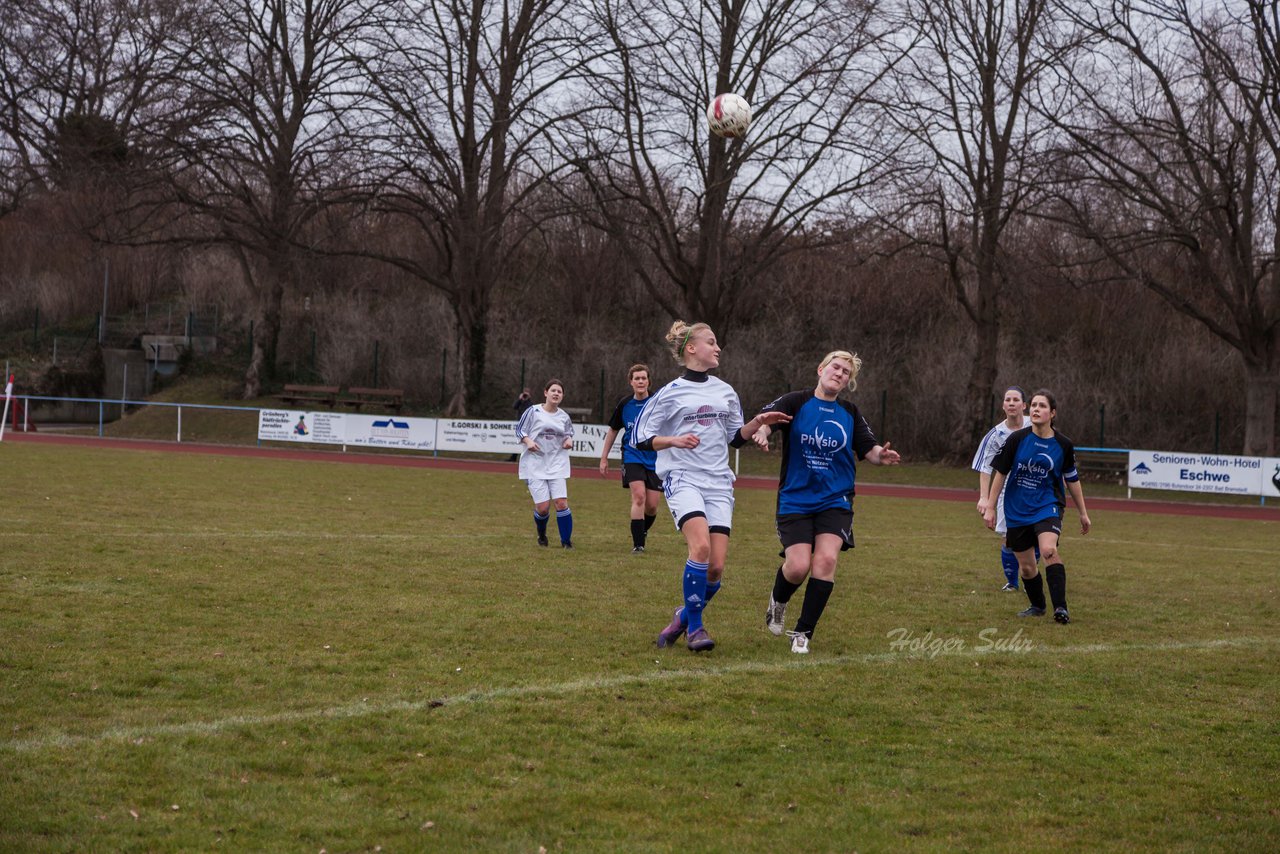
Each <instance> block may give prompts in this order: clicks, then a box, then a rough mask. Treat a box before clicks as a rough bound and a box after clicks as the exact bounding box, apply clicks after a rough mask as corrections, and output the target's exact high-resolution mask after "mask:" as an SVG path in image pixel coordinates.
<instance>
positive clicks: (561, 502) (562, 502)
mask: <svg viewBox="0 0 1280 854" xmlns="http://www.w3.org/2000/svg"><path fill="white" fill-rule="evenodd" d="M556 509H557V510H568V509H569V499H567V498H557V499H556Z"/></svg>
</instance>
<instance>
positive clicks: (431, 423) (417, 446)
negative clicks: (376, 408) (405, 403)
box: [344, 415, 436, 451]
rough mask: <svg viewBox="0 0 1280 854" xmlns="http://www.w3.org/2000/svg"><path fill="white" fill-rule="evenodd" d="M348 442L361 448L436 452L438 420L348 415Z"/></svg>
mask: <svg viewBox="0 0 1280 854" xmlns="http://www.w3.org/2000/svg"><path fill="white" fill-rule="evenodd" d="M344 417H345V418H346V421H347V427H346V433H345V436H346V442H345V444H347V445H355V446H357V447H361V448H398V449H400V450H404V451H434V450H435V449H436V419H434V418H405V417H402V416H399V415H347V416H344Z"/></svg>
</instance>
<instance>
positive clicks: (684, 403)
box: [631, 320, 791, 652]
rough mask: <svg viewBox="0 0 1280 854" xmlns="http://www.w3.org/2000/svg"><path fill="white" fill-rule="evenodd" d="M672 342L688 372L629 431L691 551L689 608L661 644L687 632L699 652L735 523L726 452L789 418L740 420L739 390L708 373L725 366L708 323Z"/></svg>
mask: <svg viewBox="0 0 1280 854" xmlns="http://www.w3.org/2000/svg"><path fill="white" fill-rule="evenodd" d="M667 341H668V343H670V344H671V353H672V355H673V356H674V357H675V360H676V361H677V362H679V363H680V364H681V365H684V367H685V372H684V374H683V375H681V376H680V377H678V378H676V379H674V380H672V381H671V382H670V383H668V384H667V385H665V386H663V387H662V388H661V389H659V390H658V391H657V392H656V393H655V394H653V395H651V396H650V398H649V402H648V403H647V404H646V405H645V407H644V411H642V412H641V413H640V417H639V418H637V419H636V422H635V426H634V427H633V428H632V433H631V442H632V445H633V446H634V447H636V448H638V449H639V450H642V451H649V450H652V451H657V452H658V459H657V472H658V477H659V478H661V479H662V488H663V493H664V494H665V496H666V499H667V507H668V508H669V509H670V510H671V515H672V518H673V519H674V520H675V523H676V528H678V529H679V530H680V533H682V534H683V535H684V539H685V543H686V545H687V546H688V547H689V557H688V560H687V561H686V562H685V566H684V573H683V582H682V588H683V600H684V605H683V606H681V607H678V608H676V611H675V614H674V616H673V617H672V620H671V624H670V625H669V626H667V627H666V628H665V629H663V630H662V631H661V632H660V633H659V634H658V646H660V647H666V646H671V645H673V644H674V643H675V642H676V641H677V640H679V639H680V636H681V635H683V634H684V633H685V632H688V635H689V637H688V647H689V649H691V650H693V651H694V652H701V651H703V650H709V649H711V648H712V647H714V646H715V641H713V640H712V639H711V635H709V634H708V633H707V630H706V627H704V626H703V624H702V611H703V609H704V608H705V607H706V606H707V603H709V602H710V601H711V598H712V597H713V596H715V594H716V591H718V590H719V589H720V579H721V577H722V576H723V575H724V562H725V557H726V556H727V555H728V552H729V531H730V528H731V527H732V525H733V481H734V475H733V469H731V468H729V448H730V447H731V446H732V447H735V448H737V447H741V446H742V445H744V444H745V443H747V442H748V441H750V440H751V437H752V436H753V435H755V433H756V431H757V430H759V429H760V428H761V427H763V426H765V425H769V424H779V423H783V422H786V421H790V420H791V416H789V415H787V414H786V413H783V412H766V413H761V414H760V415H757V416H756V417H755V418H753V419H751V421H749V422H747V423H746V424H743V423H742V404H741V402H740V401H739V400H738V393H737V392H735V391H734V390H733V388H732V387H731V386H730V385H729V384H728V383H726V382H724V381H723V380H720V379H717V378H716V377H713V376H710V375H709V374H708V371H711V370H713V369H715V368H718V367H719V366H720V345H719V344H717V343H716V335H715V333H714V332H712V331H711V327H709V326H707V324H705V323H695V324H693V325H689V324H687V323H685V322H684V321H683V320H677V321H676V322H675V323H674V324H672V326H671V330H670V331H669V332H668V333H667Z"/></svg>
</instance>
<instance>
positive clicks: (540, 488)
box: [525, 477, 569, 504]
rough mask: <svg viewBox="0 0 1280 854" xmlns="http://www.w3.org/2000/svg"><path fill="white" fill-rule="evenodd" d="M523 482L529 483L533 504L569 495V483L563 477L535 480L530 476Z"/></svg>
mask: <svg viewBox="0 0 1280 854" xmlns="http://www.w3.org/2000/svg"><path fill="white" fill-rule="evenodd" d="M525 482H526V483H528V484H529V494H530V495H532V496H533V503H534V504H541V503H543V502H544V501H552V500H554V499H556V498H568V497H569V485H568V483H567V482H566V480H565V478H563V477H556V478H552V479H551V480H535V479H532V478H531V479H529V480H527V481H525Z"/></svg>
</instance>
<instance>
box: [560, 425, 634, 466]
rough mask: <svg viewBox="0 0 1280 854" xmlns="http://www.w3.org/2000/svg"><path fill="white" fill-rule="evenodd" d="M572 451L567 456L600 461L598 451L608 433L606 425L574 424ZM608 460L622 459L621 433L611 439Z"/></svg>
mask: <svg viewBox="0 0 1280 854" xmlns="http://www.w3.org/2000/svg"><path fill="white" fill-rule="evenodd" d="M573 429H574V435H573V450H571V451H569V455H570V456H573V457H591V458H592V459H594V460H599V459H600V449H601V448H602V447H604V437H605V435H606V434H607V433H608V432H609V427H608V425H606V424H575V425H573ZM609 459H611V460H620V459H622V433H621V432H619V433H618V435H616V436H614V437H613V447H612V448H610V449H609Z"/></svg>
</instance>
